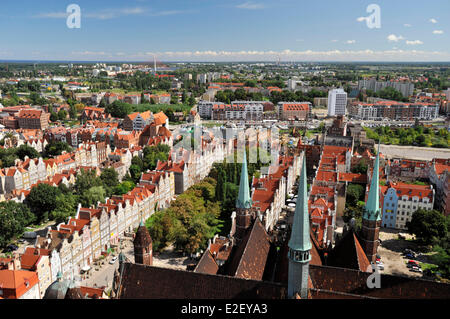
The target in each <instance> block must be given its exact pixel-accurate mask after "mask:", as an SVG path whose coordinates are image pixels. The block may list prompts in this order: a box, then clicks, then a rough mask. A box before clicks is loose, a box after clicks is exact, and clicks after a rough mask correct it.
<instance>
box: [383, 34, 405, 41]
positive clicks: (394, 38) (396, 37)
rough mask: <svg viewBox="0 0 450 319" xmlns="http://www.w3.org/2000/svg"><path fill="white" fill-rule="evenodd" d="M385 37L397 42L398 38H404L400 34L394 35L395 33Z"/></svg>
mask: <svg viewBox="0 0 450 319" xmlns="http://www.w3.org/2000/svg"><path fill="white" fill-rule="evenodd" d="M387 39H388V41H389V42H398V41H400V40H404V39H405V38H404V37H402V36H401V35H399V36H396V35H395V34H390V35H388V37H387Z"/></svg>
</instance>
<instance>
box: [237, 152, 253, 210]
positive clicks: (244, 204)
mask: <svg viewBox="0 0 450 319" xmlns="http://www.w3.org/2000/svg"><path fill="white" fill-rule="evenodd" d="M252 204H253V203H252V199H251V197H250V187H249V184H248V171H247V156H246V153H245V147H244V159H243V163H242V170H241V180H240V182H239V194H238V198H237V199H236V208H241V209H250V208H252Z"/></svg>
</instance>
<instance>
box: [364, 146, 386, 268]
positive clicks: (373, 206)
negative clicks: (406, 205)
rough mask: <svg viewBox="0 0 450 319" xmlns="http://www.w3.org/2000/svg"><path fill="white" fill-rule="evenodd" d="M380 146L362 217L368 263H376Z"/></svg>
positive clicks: (379, 224)
mask: <svg viewBox="0 0 450 319" xmlns="http://www.w3.org/2000/svg"><path fill="white" fill-rule="evenodd" d="M379 175H380V144H378V153H377V158H376V160H375V166H374V167H373V173H372V181H371V183H370V190H369V196H368V198H367V202H366V207H365V208H364V212H363V217H362V229H361V241H362V246H363V248H364V252H365V253H366V256H367V259H369V261H370V262H375V261H376V255H377V249H378V244H379V241H378V238H379V235H380V227H381V210H380V177H379Z"/></svg>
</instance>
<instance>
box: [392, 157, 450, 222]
mask: <svg viewBox="0 0 450 319" xmlns="http://www.w3.org/2000/svg"><path fill="white" fill-rule="evenodd" d="M386 174H387V175H388V176H389V180H390V181H396V180H398V181H415V180H417V179H421V180H429V182H430V184H432V185H433V186H434V190H435V200H434V202H435V203H436V205H435V206H436V208H437V209H438V210H440V211H442V213H443V214H444V215H448V214H450V188H449V185H450V160H449V159H438V158H435V159H433V160H431V161H418V160H406V159H392V160H388V161H387V165H386Z"/></svg>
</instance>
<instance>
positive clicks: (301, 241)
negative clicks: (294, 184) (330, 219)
mask: <svg viewBox="0 0 450 319" xmlns="http://www.w3.org/2000/svg"><path fill="white" fill-rule="evenodd" d="M305 157H306V155H303V164H302V172H301V174H300V181H299V185H298V197H297V204H296V207H295V214H294V221H293V224H292V232H291V238H290V240H289V244H288V245H289V248H290V249H291V250H294V251H308V250H310V249H311V247H312V245H311V238H310V237H309V236H310V233H309V212H308V189H307V188H308V184H307V181H306V159H305Z"/></svg>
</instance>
